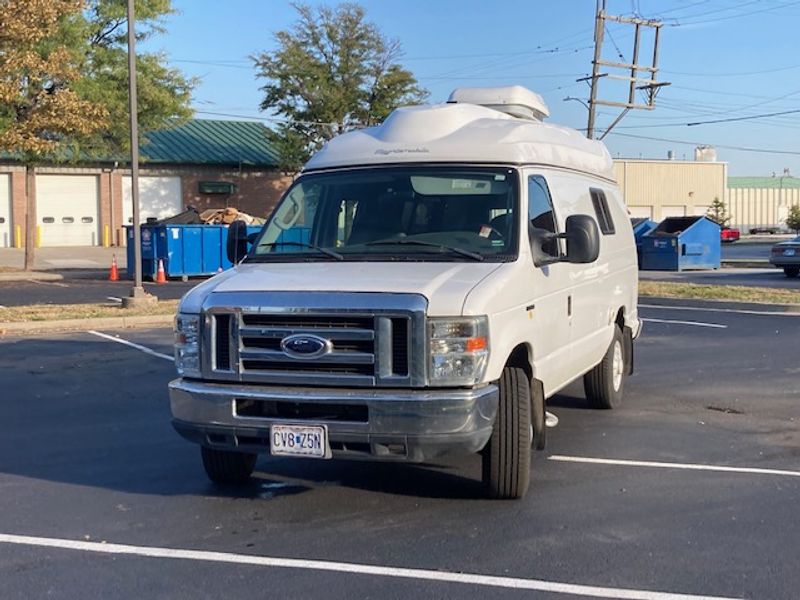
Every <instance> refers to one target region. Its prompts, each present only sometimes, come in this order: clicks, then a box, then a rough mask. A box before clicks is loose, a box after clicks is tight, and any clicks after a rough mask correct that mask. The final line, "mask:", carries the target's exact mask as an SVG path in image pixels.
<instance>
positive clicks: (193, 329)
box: [175, 313, 200, 377]
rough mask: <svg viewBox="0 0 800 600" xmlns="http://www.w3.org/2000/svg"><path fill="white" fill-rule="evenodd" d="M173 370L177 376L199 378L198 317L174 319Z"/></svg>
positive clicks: (184, 316)
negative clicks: (176, 370)
mask: <svg viewBox="0 0 800 600" xmlns="http://www.w3.org/2000/svg"><path fill="white" fill-rule="evenodd" d="M175 368H177V369H178V375H185V376H186V377H200V315H185V314H182V313H178V315H177V316H176V317H175Z"/></svg>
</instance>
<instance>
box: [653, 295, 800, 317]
mask: <svg viewBox="0 0 800 600" xmlns="http://www.w3.org/2000/svg"><path fill="white" fill-rule="evenodd" d="M642 304H650V305H652V306H665V307H668V306H680V307H686V308H704V309H710V310H741V311H749V312H759V313H772V314H776V315H798V316H800V304H765V303H761V302H736V301H733V300H696V299H691V298H664V297H661V296H639V305H642Z"/></svg>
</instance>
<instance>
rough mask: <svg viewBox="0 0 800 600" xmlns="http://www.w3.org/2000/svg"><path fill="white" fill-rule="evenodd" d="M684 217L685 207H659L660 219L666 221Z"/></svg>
mask: <svg viewBox="0 0 800 600" xmlns="http://www.w3.org/2000/svg"><path fill="white" fill-rule="evenodd" d="M685 216H686V207H685V206H662V207H661V218H662V219H666V218H667V217H685Z"/></svg>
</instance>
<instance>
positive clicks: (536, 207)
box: [528, 175, 559, 256]
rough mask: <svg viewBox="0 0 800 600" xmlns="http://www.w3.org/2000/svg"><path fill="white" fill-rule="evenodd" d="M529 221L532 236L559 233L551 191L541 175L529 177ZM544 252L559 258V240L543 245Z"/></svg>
mask: <svg viewBox="0 0 800 600" xmlns="http://www.w3.org/2000/svg"><path fill="white" fill-rule="evenodd" d="M528 221H529V223H530V225H531V234H532V235H536V233H537V232H538V233H539V234H541V233H543V232H548V233H558V231H557V230H556V218H555V213H554V212H553V201H552V199H551V198H550V190H549V189H548V187H547V182H546V181H545V179H544V177H542V176H541V175H531V176H530V177H528ZM542 230H543V231H542ZM542 251H543V252H545V253H546V254H548V255H550V256H559V247H558V240H549V241H547V242H545V243H543V244H542Z"/></svg>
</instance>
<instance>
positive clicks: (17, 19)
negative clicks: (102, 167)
mask: <svg viewBox="0 0 800 600" xmlns="http://www.w3.org/2000/svg"><path fill="white" fill-rule="evenodd" d="M126 8H127V6H126V2H125V0H0V151H4V152H7V153H10V154H11V155H12V156H14V157H15V158H18V159H19V160H20V161H21V162H22V163H23V164H25V165H26V167H27V174H26V175H27V176H26V184H27V185H26V196H27V211H26V213H27V222H26V235H25V268H26V269H32V268H33V264H34V248H35V246H34V240H35V223H36V203H35V199H34V198H35V191H34V185H35V175H34V168H35V166H36V165H37V164H41V163H43V162H65V161H77V160H79V159H81V158H86V157H95V158H98V157H104V158H109V157H110V156H117V155H121V153H122V152H124V151H126V150H128V149H129V147H130V142H129V139H130V134H129V127H128V74H127V45H126V36H127V16H126ZM136 9H137V38H139V39H141V40H144V39H147V37H149V36H150V35H152V34H153V33H155V32H159V31H161V25H162V21H163V18H164V17H165V16H166V15H168V14H170V13H171V12H172V8H171V4H170V0H138V1H137V3H136ZM163 63H164V57H163V56H161V55H159V54H154V53H146V52H145V53H138V55H137V69H138V84H139V86H138V87H139V91H138V96H139V113H140V114H139V122H140V124H141V127H142V130H143V131H146V130H148V129H156V128H161V127H164V126H166V125H169V124H170V123H173V122H175V121H179V120H181V119H185V118H188V117H189V116H191V111H190V109H189V107H188V106H189V101H190V94H191V89H192V86H193V84H194V82H193V81H190V80H187V79H185V78H184V77H183V76H182V75H181V74H180V73H179V72H177V71H175V70H172V69H169V68H167V67H165V66H164V64H163Z"/></svg>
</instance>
